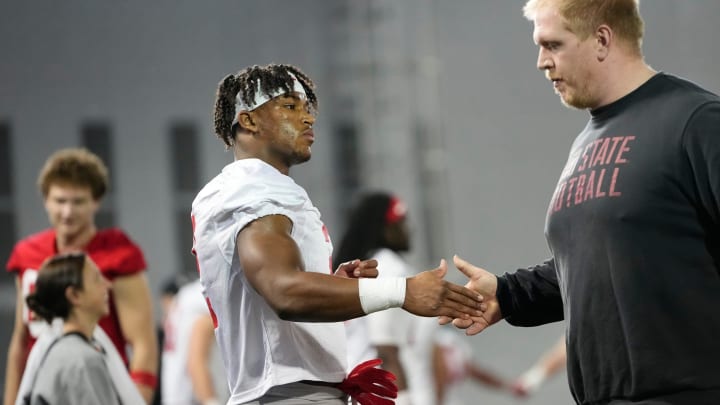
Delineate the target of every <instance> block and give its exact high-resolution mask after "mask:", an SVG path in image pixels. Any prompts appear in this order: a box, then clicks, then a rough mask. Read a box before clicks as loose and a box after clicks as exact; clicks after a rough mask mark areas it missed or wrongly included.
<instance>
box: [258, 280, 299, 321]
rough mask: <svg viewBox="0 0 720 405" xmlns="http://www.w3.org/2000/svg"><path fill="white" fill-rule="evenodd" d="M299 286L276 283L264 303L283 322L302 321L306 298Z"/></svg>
mask: <svg viewBox="0 0 720 405" xmlns="http://www.w3.org/2000/svg"><path fill="white" fill-rule="evenodd" d="M301 289H302V288H301V284H297V283H292V282H285V283H276V285H275V286H273V289H272V293H271V295H270V296H268V297H266V301H267V302H268V304H269V305H270V307H271V308H272V309H273V311H275V314H277V316H278V318H280V319H282V320H283V321H291V322H292V321H294V322H299V321H302V320H303V318H304V315H305V312H306V308H305V306H306V304H307V302H308V299H307V297H305V296H304V295H303V292H302V291H301Z"/></svg>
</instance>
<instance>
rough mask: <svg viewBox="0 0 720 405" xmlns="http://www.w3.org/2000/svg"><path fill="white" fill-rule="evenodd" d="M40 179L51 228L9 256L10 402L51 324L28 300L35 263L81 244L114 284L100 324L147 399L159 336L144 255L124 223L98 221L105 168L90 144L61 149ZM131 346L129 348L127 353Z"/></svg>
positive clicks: (7, 390) (79, 247)
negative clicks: (12, 303)
mask: <svg viewBox="0 0 720 405" xmlns="http://www.w3.org/2000/svg"><path fill="white" fill-rule="evenodd" d="M38 186H39V188H40V191H41V192H42V195H43V198H44V202H45V210H46V212H47V215H48V219H49V221H50V224H51V226H52V227H51V228H50V229H47V230H44V231H42V232H39V233H36V234H34V235H31V236H29V237H27V238H25V239H23V240H21V241H20V242H18V243H17V244H16V245H15V247H14V248H13V251H12V253H11V255H10V259H9V260H8V263H7V270H8V271H9V272H11V273H14V274H15V275H16V276H17V277H16V291H17V303H16V307H15V323H14V327H13V334H12V338H11V341H10V345H9V347H8V362H7V368H6V375H5V395H4V403H5V405H12V404H14V403H15V398H16V395H17V390H18V386H19V384H20V378H21V376H22V374H23V370H24V368H25V362H26V360H27V356H28V353H29V352H30V349H31V347H32V345H33V344H34V343H35V340H36V339H37V337H38V336H39V335H40V333H41V332H42V331H43V329H45V328H46V327H47V324H46V323H45V322H44V321H42V320H40V319H38V318H37V317H36V316H35V315H34V314H33V313H32V311H30V310H29V309H28V308H27V307H26V305H25V301H24V300H25V297H26V296H27V295H28V294H29V293H30V292H31V291H32V290H33V289H34V288H35V280H36V279H37V275H38V269H39V268H40V265H41V264H42V263H43V262H44V261H45V260H46V259H47V258H48V257H50V256H53V255H55V254H59V253H66V252H71V251H78V250H80V251H84V252H86V253H87V254H88V255H89V256H90V257H91V258H92V259H93V261H94V262H95V263H96V264H97V265H98V267H99V268H100V271H101V272H102V274H103V276H105V277H106V278H107V279H108V280H110V281H111V282H112V284H113V289H112V291H111V293H110V312H109V313H108V314H107V315H106V316H105V317H103V318H102V319H100V322H99V324H100V326H101V327H102V328H103V329H104V331H105V332H106V334H107V335H108V336H109V337H110V339H112V341H113V343H114V344H115V346H116V349H117V351H118V353H120V355H121V356H122V357H123V359H124V360H125V362H126V363H128V362H129V367H130V372H131V376H133V379H134V380H135V381H136V383H137V386H138V389H139V390H140V392H141V393H142V395H143V397H144V398H145V400H146V401H150V399H151V397H152V393H153V388H154V386H155V384H156V381H157V379H156V377H155V373H156V369H157V343H156V338H155V329H154V327H153V325H154V323H153V315H152V312H153V311H152V303H151V298H150V290H149V287H148V283H147V279H146V278H145V274H144V273H145V267H146V264H145V258H144V256H143V254H142V251H141V250H140V248H139V247H138V246H137V245H136V244H135V243H134V242H133V241H131V240H130V238H129V237H128V236H127V235H126V234H125V233H124V232H123V231H121V230H120V229H117V228H110V229H97V227H96V226H95V214H96V213H97V210H98V208H99V207H100V203H101V201H102V197H103V196H104V195H105V192H106V191H107V189H108V172H107V168H106V167H105V165H104V163H103V162H102V161H101V160H100V158H99V157H97V156H96V155H94V154H93V153H91V152H89V151H88V150H86V149H81V148H70V149H63V150H60V151H57V152H55V153H54V154H53V155H51V156H50V157H49V158H48V160H47V161H46V162H45V165H44V166H43V168H42V170H41V172H40V176H39V178H38ZM126 346H130V348H131V349H132V358H130V359H128V357H127V354H126V349H127V348H126Z"/></svg>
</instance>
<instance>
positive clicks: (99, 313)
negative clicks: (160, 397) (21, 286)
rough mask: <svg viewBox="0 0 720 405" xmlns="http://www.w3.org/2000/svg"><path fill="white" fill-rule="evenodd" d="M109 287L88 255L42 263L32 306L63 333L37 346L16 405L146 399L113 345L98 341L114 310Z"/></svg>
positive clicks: (90, 404)
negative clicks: (58, 321) (102, 324)
mask: <svg viewBox="0 0 720 405" xmlns="http://www.w3.org/2000/svg"><path fill="white" fill-rule="evenodd" d="M110 286H111V284H110V282H109V281H108V280H107V279H105V278H104V277H103V276H102V274H101V273H100V270H99V269H98V267H97V265H95V263H93V261H92V260H90V259H89V258H88V257H87V256H86V255H85V254H84V253H71V254H64V255H57V256H54V257H52V258H51V259H49V260H48V261H47V262H46V263H45V264H43V265H42V267H41V268H40V270H39V272H38V276H37V280H36V283H35V289H34V291H33V292H32V293H30V294H29V295H28V297H27V305H28V307H29V308H30V310H32V311H33V313H34V314H35V315H36V316H38V318H39V319H42V320H43V321H44V322H47V323H48V324H51V323H52V322H53V320H54V319H56V318H60V319H62V320H63V321H64V322H63V324H62V326H61V332H59V333H58V334H57V335H56V336H53V337H52V338H51V339H50V340H49V341H48V342H47V343H46V342H45V341H44V339H45V338H46V337H48V335H49V334H51V333H52V332H51V331H50V330H46V331H45V332H46V333H43V336H41V338H40V340H38V343H37V344H36V345H35V346H34V347H33V350H32V352H31V354H30V359H29V362H28V363H29V365H28V369H27V370H26V372H25V374H24V375H23V380H22V384H21V389H20V393H19V396H20V397H19V398H18V399H17V401H16V402H15V404H16V405H20V404H23V405H47V404H74V405H95V404H107V405H113V404H117V405H121V404H133V403H141V402H142V401H143V399H142V398H141V397H140V393H139V392H138V391H137V389H136V388H135V386H134V385H133V384H132V383H131V382H130V377H129V375H128V373H127V369H125V367H124V365H123V364H122V362H121V361H120V357H119V355H118V354H117V352H116V351H115V348H114V347H113V344H112V343H111V342H110V341H109V340H108V339H105V340H104V341H98V340H96V339H95V335H96V334H95V332H96V331H97V332H100V333H101V334H102V335H103V336H104V332H102V330H101V329H100V328H96V327H97V325H98V321H99V320H100V319H101V318H103V317H104V316H107V315H108V313H109V312H110V302H109V301H110V299H109V295H110ZM113 356H114V357H113ZM113 359H116V360H114V361H113ZM118 375H119V377H120V378H119V380H118Z"/></svg>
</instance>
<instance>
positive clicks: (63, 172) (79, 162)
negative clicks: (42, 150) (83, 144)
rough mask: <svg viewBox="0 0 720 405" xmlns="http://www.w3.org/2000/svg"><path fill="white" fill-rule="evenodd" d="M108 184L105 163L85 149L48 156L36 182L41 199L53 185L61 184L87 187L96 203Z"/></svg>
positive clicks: (69, 150) (62, 150)
mask: <svg viewBox="0 0 720 405" xmlns="http://www.w3.org/2000/svg"><path fill="white" fill-rule="evenodd" d="M109 182H110V181H109V178H108V169H107V167H106V166H105V163H103V161H102V160H101V159H100V158H99V157H98V156H97V155H96V154H94V153H92V152H90V151H89V150H87V149H85V148H68V149H61V150H59V151H57V152H55V153H53V154H52V155H50V157H49V158H48V160H47V161H46V162H45V165H44V166H43V168H42V170H40V175H39V176H38V181H37V183H38V187H39V188H40V191H41V192H42V195H43V197H47V195H48V192H49V191H50V187H51V186H52V185H53V184H61V185H71V186H80V187H89V188H90V192H91V193H92V196H93V199H94V200H96V201H97V200H100V199H101V198H102V197H103V196H104V195H105V192H106V191H107V189H108V185H109Z"/></svg>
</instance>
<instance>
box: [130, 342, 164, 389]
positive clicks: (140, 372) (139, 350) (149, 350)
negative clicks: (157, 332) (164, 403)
mask: <svg viewBox="0 0 720 405" xmlns="http://www.w3.org/2000/svg"><path fill="white" fill-rule="evenodd" d="M142 340H143V341H142V342H140V341H138V342H132V341H131V345H132V351H133V353H132V359H131V361H130V375H131V377H132V378H133V381H134V382H135V385H136V386H137V388H138V390H139V391H140V394H141V395H142V397H143V399H145V401H146V402H147V403H150V402H151V401H152V397H153V394H154V392H155V388H156V386H157V378H159V376H158V375H157V370H158V364H157V363H158V354H157V344H156V342H155V338H154V335H151V336H148V337H145V338H144V339H142Z"/></svg>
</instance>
